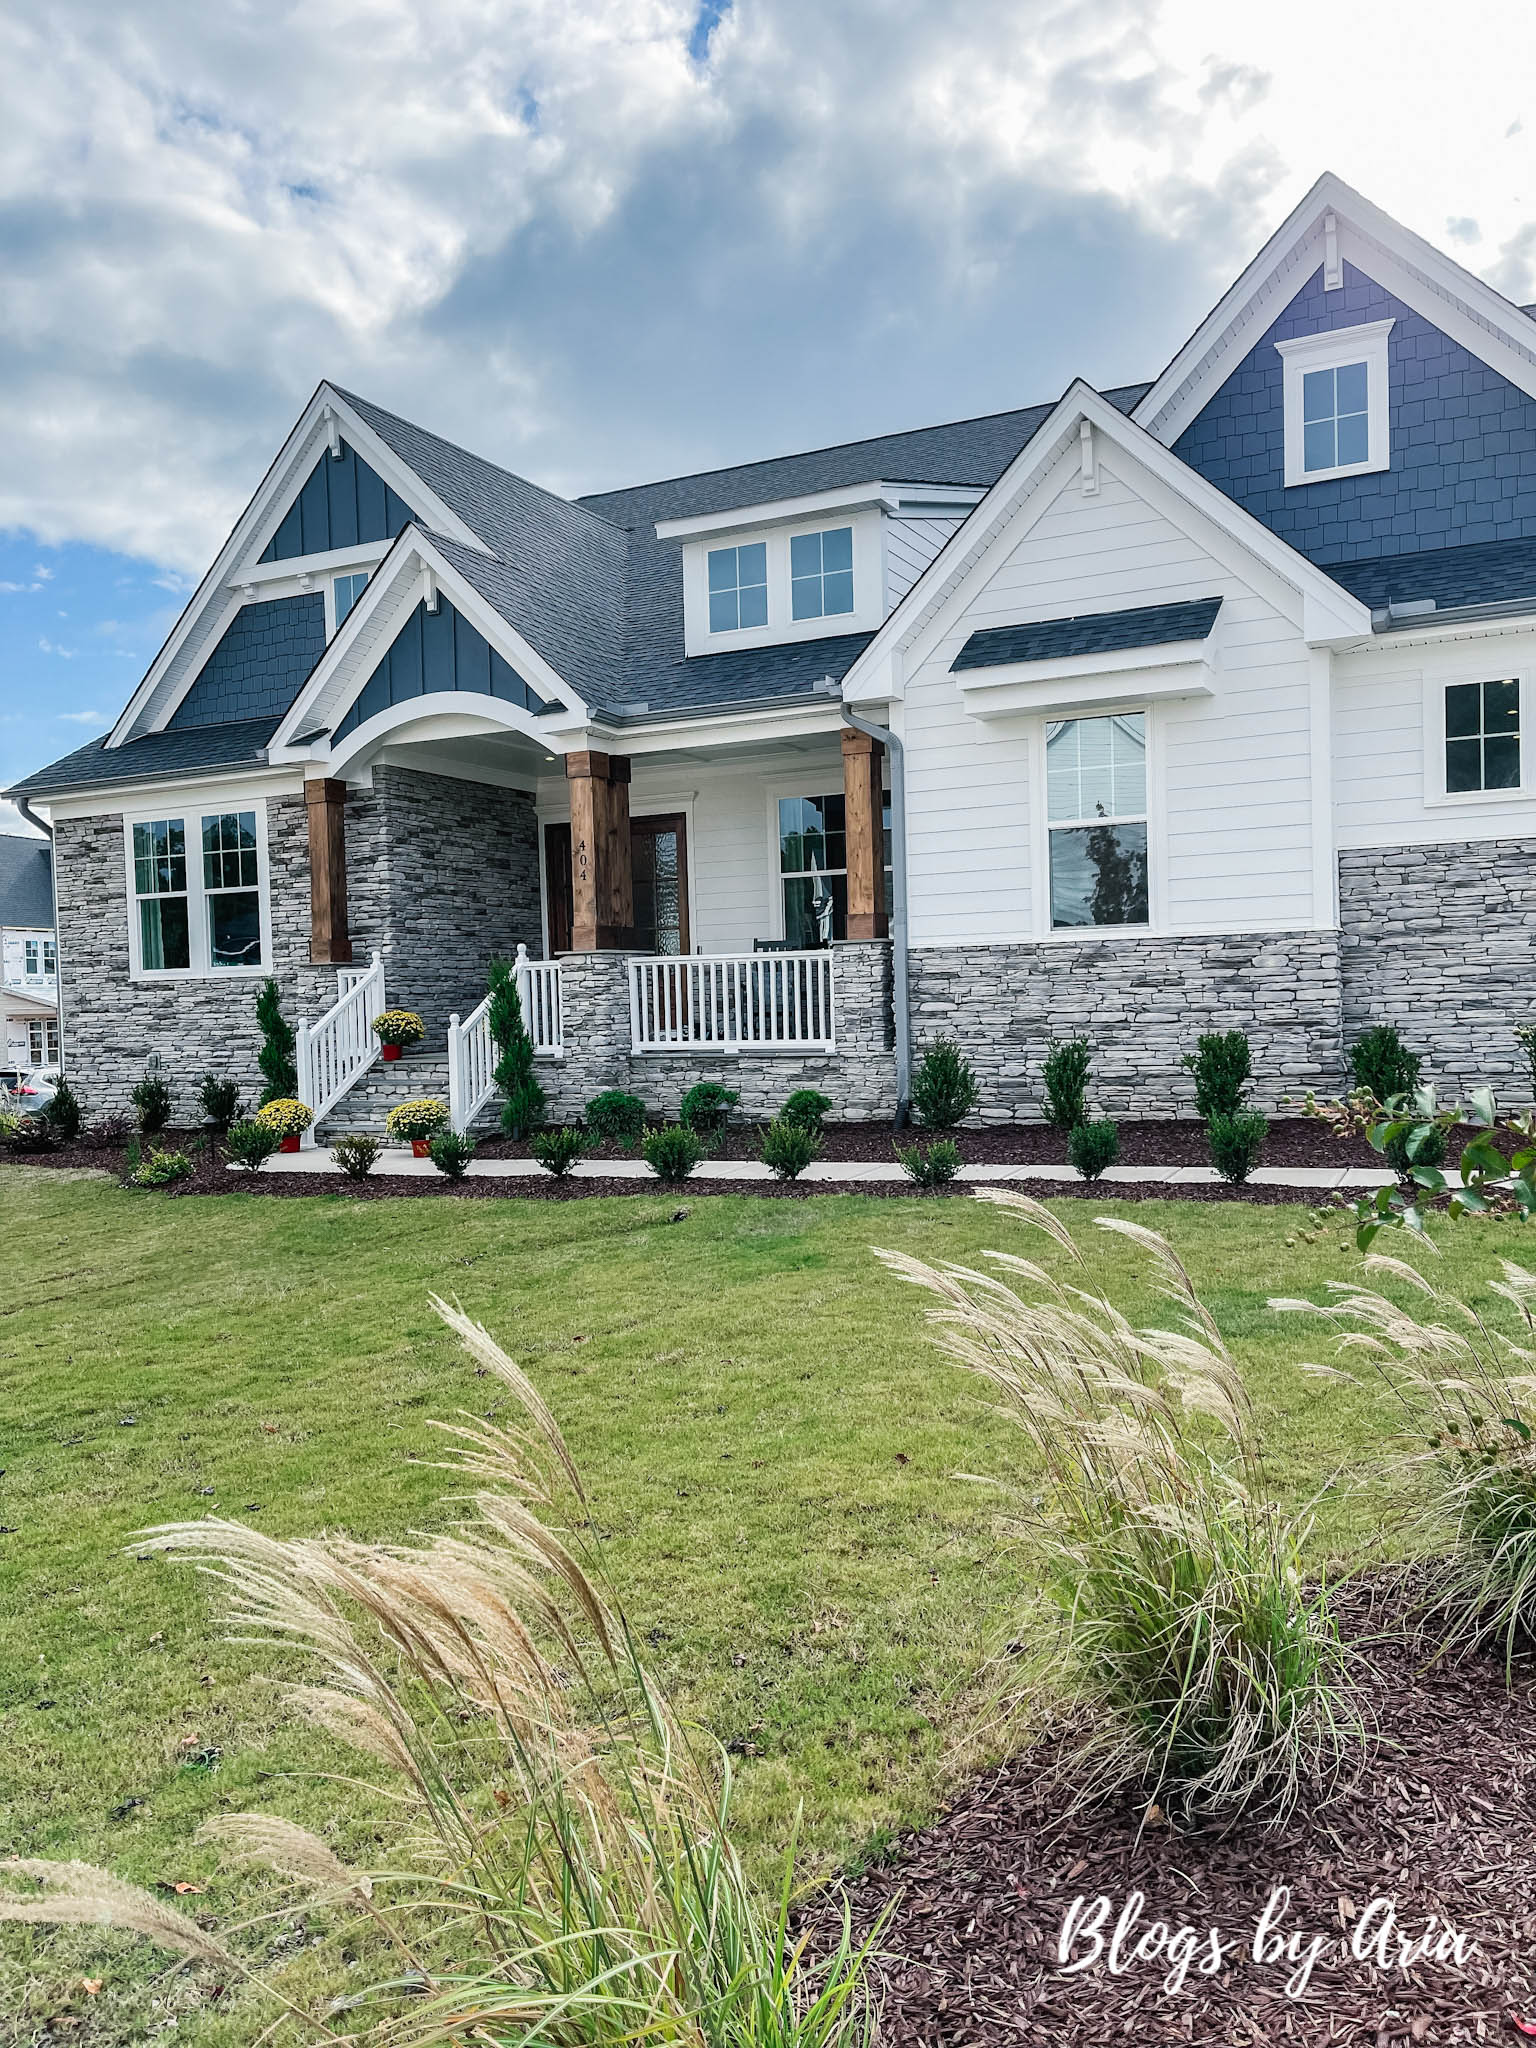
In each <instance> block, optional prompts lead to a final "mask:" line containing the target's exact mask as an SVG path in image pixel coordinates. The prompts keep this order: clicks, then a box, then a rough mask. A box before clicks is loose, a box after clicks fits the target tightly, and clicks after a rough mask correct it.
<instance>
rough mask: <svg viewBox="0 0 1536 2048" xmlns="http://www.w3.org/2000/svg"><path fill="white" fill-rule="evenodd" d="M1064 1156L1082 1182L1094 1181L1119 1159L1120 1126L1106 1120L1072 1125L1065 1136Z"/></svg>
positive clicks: (1101, 1119)
mask: <svg viewBox="0 0 1536 2048" xmlns="http://www.w3.org/2000/svg"><path fill="white" fill-rule="evenodd" d="M1067 1157H1068V1159H1069V1160H1070V1161H1071V1162H1072V1164H1073V1165H1074V1166H1075V1167H1076V1168H1077V1170H1078V1172H1079V1173H1080V1174H1081V1175H1082V1176H1083V1179H1084V1180H1097V1179H1098V1178H1099V1176H1100V1174H1101V1173H1103V1171H1104V1169H1105V1168H1106V1167H1109V1166H1113V1165H1114V1163H1115V1161H1116V1160H1117V1159H1118V1158H1119V1157H1120V1127H1119V1125H1118V1124H1115V1123H1112V1122H1111V1121H1110V1119H1109V1118H1108V1117H1107V1116H1106V1117H1100V1118H1099V1119H1098V1120H1097V1122H1095V1123H1091V1124H1074V1125H1073V1127H1072V1129H1071V1130H1069V1131H1068V1133H1067Z"/></svg>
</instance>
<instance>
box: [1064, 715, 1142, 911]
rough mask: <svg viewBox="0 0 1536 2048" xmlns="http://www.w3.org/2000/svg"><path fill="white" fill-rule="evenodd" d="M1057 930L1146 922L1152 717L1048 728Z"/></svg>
mask: <svg viewBox="0 0 1536 2048" xmlns="http://www.w3.org/2000/svg"><path fill="white" fill-rule="evenodd" d="M1045 789H1046V819H1047V832H1048V836H1049V839H1050V873H1051V926H1052V929H1053V930H1071V929H1074V928H1076V927H1079V926H1083V925H1127V924H1145V923H1146V922H1147V736H1146V714H1145V713H1144V712H1140V711H1132V712H1124V713H1121V714H1120V715H1118V716H1116V717H1113V718H1069V719H1064V720H1062V721H1061V722H1060V723H1056V722H1052V723H1051V724H1049V725H1047V727H1046V729H1045Z"/></svg>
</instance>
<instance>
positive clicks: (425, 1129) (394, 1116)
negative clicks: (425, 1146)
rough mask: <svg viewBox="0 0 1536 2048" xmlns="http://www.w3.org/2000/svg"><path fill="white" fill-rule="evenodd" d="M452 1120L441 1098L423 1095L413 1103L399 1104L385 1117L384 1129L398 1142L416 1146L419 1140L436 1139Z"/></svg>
mask: <svg viewBox="0 0 1536 2048" xmlns="http://www.w3.org/2000/svg"><path fill="white" fill-rule="evenodd" d="M452 1120H453V1119H452V1113H451V1112H450V1110H449V1108H448V1105H447V1103H446V1102H444V1101H443V1099H442V1097H441V1096H438V1095H422V1096H418V1097H417V1098H416V1100H415V1101H413V1102H397V1103H396V1104H395V1106H394V1108H393V1109H392V1110H391V1111H390V1112H389V1115H388V1116H387V1117H385V1119H384V1128H385V1130H386V1131H388V1133H389V1135H390V1136H391V1137H392V1138H394V1139H396V1140H397V1141H398V1142H400V1143H402V1144H414V1143H415V1141H416V1140H417V1139H418V1138H435V1137H436V1136H437V1134H438V1132H439V1131H446V1130H447V1128H448V1126H449V1124H450V1123H451V1122H452Z"/></svg>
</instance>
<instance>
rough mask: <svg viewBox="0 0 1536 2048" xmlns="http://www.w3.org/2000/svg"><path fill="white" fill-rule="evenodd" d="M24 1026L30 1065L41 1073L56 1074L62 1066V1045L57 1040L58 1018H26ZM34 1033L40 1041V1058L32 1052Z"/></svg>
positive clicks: (58, 1039)
mask: <svg viewBox="0 0 1536 2048" xmlns="http://www.w3.org/2000/svg"><path fill="white" fill-rule="evenodd" d="M26 1026H27V1058H28V1059H29V1060H31V1062H32V1065H33V1066H34V1067H35V1068H36V1069H37V1070H38V1071H39V1072H41V1073H44V1074H48V1073H54V1072H56V1071H57V1070H58V1068H59V1067H60V1065H61V1064H62V1059H61V1055H62V1050H63V1048H62V1043H61V1040H60V1038H59V1020H58V1018H57V1017H28V1018H27V1020H26ZM34 1032H36V1033H37V1034H38V1036H39V1037H40V1038H41V1039H42V1044H43V1050H42V1055H41V1057H37V1056H36V1055H34V1052H33V1043H34V1040H33V1033H34Z"/></svg>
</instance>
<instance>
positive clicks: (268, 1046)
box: [256, 975, 299, 1109]
mask: <svg viewBox="0 0 1536 2048" xmlns="http://www.w3.org/2000/svg"><path fill="white" fill-rule="evenodd" d="M256 1022H257V1023H258V1024H259V1025H260V1026H261V1051H260V1052H259V1053H257V1055H256V1064H257V1066H258V1067H260V1069H261V1077H262V1084H263V1085H262V1090H261V1101H260V1102H259V1103H258V1104H257V1105H256V1106H257V1108H258V1109H264V1108H265V1107H266V1105H267V1104H268V1103H269V1102H290V1101H292V1100H293V1099H294V1098H295V1097H296V1096H297V1095H298V1092H299V1069H298V1066H297V1063H296V1062H295V1060H294V1057H293V1049H294V1036H293V1026H292V1025H291V1024H290V1023H289V1022H288V1020H287V1018H286V1017H285V1016H284V1015H283V1009H282V1003H281V1001H280V1000H279V997H278V993H277V983H276V982H275V981H274V980H273V979H272V978H271V976H270V975H269V976H268V977H267V979H266V980H265V981H264V982H263V983H262V984H261V993H260V994H259V995H258V996H257V998H256Z"/></svg>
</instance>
